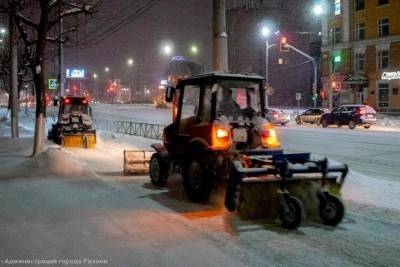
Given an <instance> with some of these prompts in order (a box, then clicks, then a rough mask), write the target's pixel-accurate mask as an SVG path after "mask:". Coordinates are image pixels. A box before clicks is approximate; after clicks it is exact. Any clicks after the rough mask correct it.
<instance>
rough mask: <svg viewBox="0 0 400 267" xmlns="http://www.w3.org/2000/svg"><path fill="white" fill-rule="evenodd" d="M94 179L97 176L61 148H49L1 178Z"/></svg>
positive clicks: (11, 169) (0, 175)
mask: <svg viewBox="0 0 400 267" xmlns="http://www.w3.org/2000/svg"><path fill="white" fill-rule="evenodd" d="M89 176H90V177H93V176H96V174H95V173H94V172H92V171H90V170H88V168H87V167H86V166H84V165H83V164H82V163H81V161H80V160H79V159H77V158H75V157H73V156H72V155H71V154H70V153H68V152H66V151H64V150H63V149H59V148H49V149H47V150H46V151H45V152H43V153H41V154H40V155H38V156H36V157H34V158H29V159H28V160H26V161H24V162H23V163H21V164H18V165H16V166H12V167H10V168H7V169H6V170H4V171H3V172H2V174H0V178H3V179H4V178H22V177H89Z"/></svg>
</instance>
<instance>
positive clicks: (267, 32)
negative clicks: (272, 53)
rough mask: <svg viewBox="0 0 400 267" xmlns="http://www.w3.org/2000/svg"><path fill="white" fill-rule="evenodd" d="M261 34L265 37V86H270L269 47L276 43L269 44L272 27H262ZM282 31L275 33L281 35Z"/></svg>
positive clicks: (266, 100)
mask: <svg viewBox="0 0 400 267" xmlns="http://www.w3.org/2000/svg"><path fill="white" fill-rule="evenodd" d="M261 34H262V36H264V37H265V87H266V89H268V87H269V77H268V61H269V49H270V48H271V47H273V46H275V44H272V45H269V37H270V35H271V29H270V28H269V27H267V26H264V27H262V28H261ZM279 34H280V32H279V31H276V32H275V33H274V35H279ZM265 106H266V107H268V95H267V94H266V95H265Z"/></svg>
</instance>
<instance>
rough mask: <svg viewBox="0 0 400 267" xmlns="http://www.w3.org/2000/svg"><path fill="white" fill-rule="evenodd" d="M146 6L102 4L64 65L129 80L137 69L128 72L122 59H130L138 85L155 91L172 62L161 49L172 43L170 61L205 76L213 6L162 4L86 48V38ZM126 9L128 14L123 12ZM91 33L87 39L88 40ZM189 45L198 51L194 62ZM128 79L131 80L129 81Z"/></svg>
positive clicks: (122, 1)
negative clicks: (181, 59) (189, 63)
mask: <svg viewBox="0 0 400 267" xmlns="http://www.w3.org/2000/svg"><path fill="white" fill-rule="evenodd" d="M146 2H148V0H139V1H127V0H113V1H103V5H102V6H101V7H100V9H99V12H98V13H97V14H95V15H94V17H92V18H89V19H88V21H87V25H85V26H83V27H81V30H80V35H79V38H76V36H73V37H75V39H77V40H78V41H74V42H72V43H71V45H76V44H78V47H79V49H76V48H75V49H67V51H66V54H65V61H66V62H65V65H66V67H68V66H72V67H74V66H82V67H86V68H87V69H88V71H89V72H96V73H98V75H99V78H100V79H102V80H104V78H106V79H107V78H111V76H113V77H114V78H122V79H123V80H126V79H131V80H134V79H135V78H134V76H135V75H136V71H137V69H135V67H133V68H128V67H127V65H126V60H127V58H133V59H134V61H135V64H136V66H139V72H140V76H141V79H142V80H143V82H144V83H147V85H148V86H152V85H153V86H156V85H157V84H158V83H159V81H160V80H161V79H163V78H166V77H165V66H166V64H167V62H168V61H169V60H170V59H171V56H169V57H167V56H165V55H163V54H162V53H161V47H162V44H163V43H165V42H171V43H172V44H173V46H174V53H173V55H183V56H186V57H187V58H188V59H191V60H193V61H195V62H197V63H199V64H201V65H204V67H205V69H206V70H209V68H210V67H211V59H212V58H211V55H212V1H211V0H209V1H207V0H178V1H173V0H161V1H159V2H158V3H157V4H156V5H155V6H153V7H152V8H151V9H149V10H148V11H147V12H146V13H144V14H143V15H142V16H140V17H139V18H137V19H136V20H134V21H132V22H131V23H129V24H128V25H127V26H126V27H124V28H123V29H121V30H119V31H118V32H116V33H114V34H112V35H109V36H107V37H106V38H105V39H104V40H102V41H100V42H98V43H97V44H94V45H91V46H89V47H87V46H86V45H85V39H82V38H85V36H87V35H89V37H86V38H93V36H95V35H93V32H95V33H99V32H102V31H104V29H106V28H108V27H110V26H111V25H114V24H116V23H117V22H119V21H121V20H122V19H124V18H127V17H131V14H133V13H134V12H135V11H136V10H137V9H139V8H140V7H141V6H143V5H144V4H145V3H146ZM127 6H128V8H127ZM91 33H92V34H91ZM191 44H197V45H198V47H199V54H198V56H195V57H193V56H191V55H190V53H189V48H190V46H191ZM105 66H108V67H110V70H111V71H110V73H109V74H106V73H105V72H104V67H105ZM130 76H131V77H130Z"/></svg>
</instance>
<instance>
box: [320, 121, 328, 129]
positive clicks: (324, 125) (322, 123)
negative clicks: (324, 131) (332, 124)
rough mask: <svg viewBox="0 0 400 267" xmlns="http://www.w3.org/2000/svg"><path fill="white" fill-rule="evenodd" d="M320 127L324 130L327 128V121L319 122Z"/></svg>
mask: <svg viewBox="0 0 400 267" xmlns="http://www.w3.org/2000/svg"><path fill="white" fill-rule="evenodd" d="M321 125H322V127H324V128H326V127H328V126H329V124H328V121H327V120H322V122H321Z"/></svg>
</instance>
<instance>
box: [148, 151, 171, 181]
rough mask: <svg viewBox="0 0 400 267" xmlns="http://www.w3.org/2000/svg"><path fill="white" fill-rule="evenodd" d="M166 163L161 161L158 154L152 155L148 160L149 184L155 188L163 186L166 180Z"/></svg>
mask: <svg viewBox="0 0 400 267" xmlns="http://www.w3.org/2000/svg"><path fill="white" fill-rule="evenodd" d="M167 166H168V165H167V163H166V162H165V161H164V160H162V158H161V156H160V154H158V153H154V154H153V155H152V156H151V159H150V168H149V169H150V179H151V183H152V184H153V185H156V186H165V184H166V183H167V179H168V172H169V170H168V167H167Z"/></svg>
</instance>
